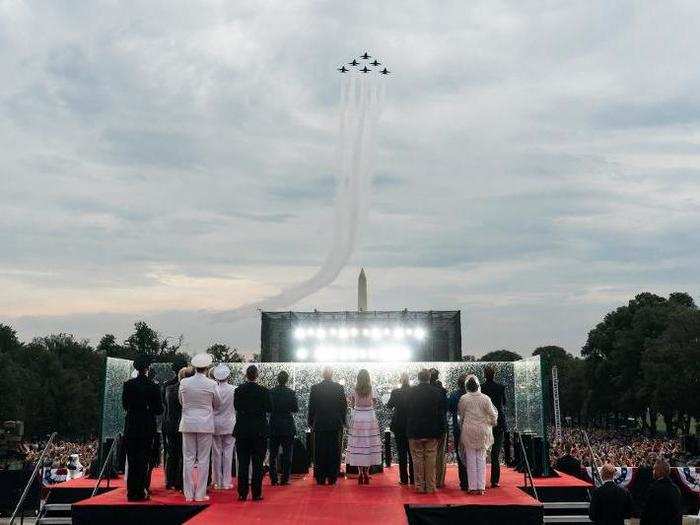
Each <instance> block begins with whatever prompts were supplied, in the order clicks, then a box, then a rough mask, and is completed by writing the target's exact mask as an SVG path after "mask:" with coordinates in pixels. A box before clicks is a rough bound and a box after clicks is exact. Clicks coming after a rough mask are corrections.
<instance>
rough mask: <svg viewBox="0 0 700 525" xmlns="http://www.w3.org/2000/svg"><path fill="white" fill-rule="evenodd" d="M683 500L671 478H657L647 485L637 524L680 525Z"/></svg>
mask: <svg viewBox="0 0 700 525" xmlns="http://www.w3.org/2000/svg"><path fill="white" fill-rule="evenodd" d="M681 523H683V502H682V500H681V491H680V490H678V487H676V485H674V483H673V481H671V478H669V477H665V478H661V479H657V480H656V481H654V483H652V484H651V486H650V487H649V491H648V492H647V497H646V500H645V501H644V506H643V508H642V515H641V516H640V518H639V525H681Z"/></svg>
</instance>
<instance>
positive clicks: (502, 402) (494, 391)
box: [481, 381, 508, 432]
mask: <svg viewBox="0 0 700 525" xmlns="http://www.w3.org/2000/svg"><path fill="white" fill-rule="evenodd" d="M481 393H482V394H486V395H487V396H489V397H490V398H491V403H493V406H495V407H496V410H498V421H497V422H496V429H498V430H502V431H503V432H507V431H508V427H507V424H506V387H504V386H503V385H502V384H500V383H496V382H495V381H484V384H483V385H481Z"/></svg>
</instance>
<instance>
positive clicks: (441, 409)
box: [406, 383, 447, 439]
mask: <svg viewBox="0 0 700 525" xmlns="http://www.w3.org/2000/svg"><path fill="white" fill-rule="evenodd" d="M407 397H408V410H407V418H406V436H407V437H408V438H409V439H432V438H435V439H437V438H440V437H442V435H443V434H444V433H445V413H446V412H447V399H446V397H445V393H444V391H443V390H441V389H439V388H436V387H435V385H431V384H430V383H419V384H417V385H416V386H412V387H411V389H410V391H409V392H408V396H407Z"/></svg>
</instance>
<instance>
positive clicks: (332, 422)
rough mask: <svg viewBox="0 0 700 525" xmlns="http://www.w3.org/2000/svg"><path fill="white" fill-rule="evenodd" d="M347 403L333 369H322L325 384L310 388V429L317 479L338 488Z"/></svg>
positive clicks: (319, 482) (318, 481)
mask: <svg viewBox="0 0 700 525" xmlns="http://www.w3.org/2000/svg"><path fill="white" fill-rule="evenodd" d="M347 411H348V402H347V399H346V398H345V391H344V390H343V387H342V386H341V385H340V384H338V383H336V382H335V381H333V369H332V368H330V367H325V368H324V369H323V381H321V382H320V383H317V384H315V385H313V386H312V387H311V394H310V395H309V416H308V423H309V427H310V428H311V430H312V431H313V439H314V478H315V479H316V483H318V484H319V485H325V484H326V482H328V484H329V485H335V483H336V481H337V479H338V475H339V474H340V446H341V442H342V435H343V427H344V426H345V421H346V418H347Z"/></svg>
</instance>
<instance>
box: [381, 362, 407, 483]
mask: <svg viewBox="0 0 700 525" xmlns="http://www.w3.org/2000/svg"><path fill="white" fill-rule="evenodd" d="M410 389H411V385H410V383H409V382H408V374H407V373H406V372H403V373H402V374H401V386H400V387H399V388H395V389H394V390H392V391H391V395H390V396H389V402H388V403H387V404H386V407H387V408H388V409H393V410H394V413H393V414H392V415H391V424H390V425H389V428H390V429H391V432H392V433H393V434H394V441H395V442H396V453H397V455H398V460H399V483H400V484H401V485H407V484H409V483H410V484H411V485H413V459H411V453H410V452H409V450H408V438H407V437H406V420H407V410H408V407H407V406H406V405H407V403H408V392H409V391H410Z"/></svg>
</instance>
